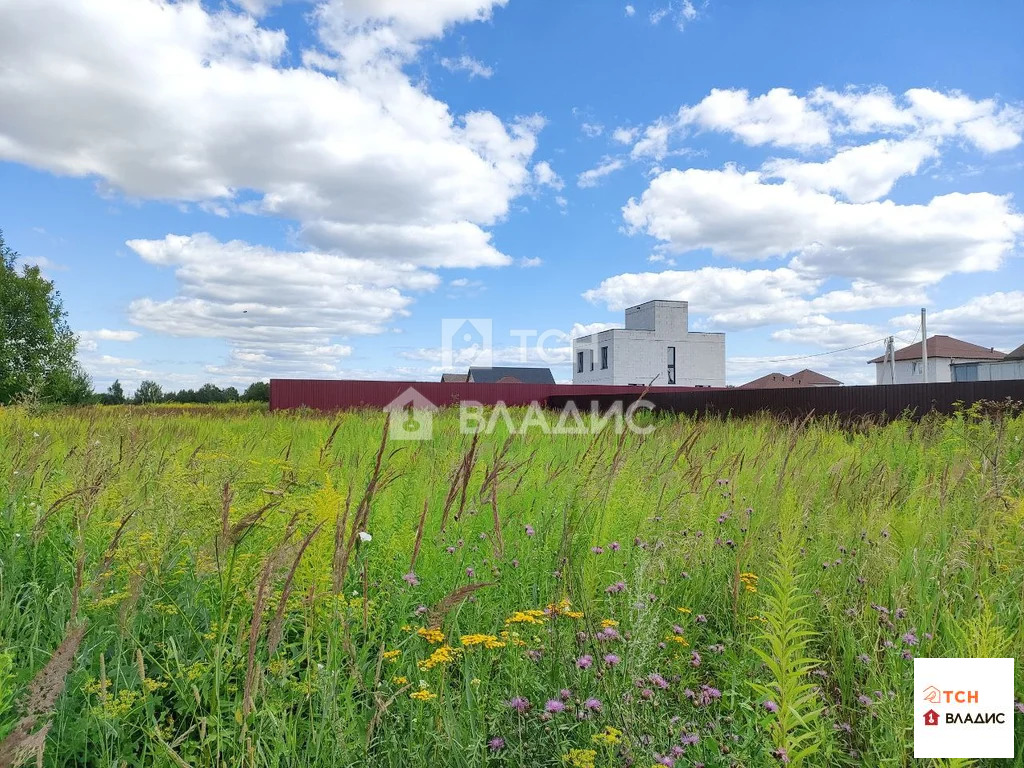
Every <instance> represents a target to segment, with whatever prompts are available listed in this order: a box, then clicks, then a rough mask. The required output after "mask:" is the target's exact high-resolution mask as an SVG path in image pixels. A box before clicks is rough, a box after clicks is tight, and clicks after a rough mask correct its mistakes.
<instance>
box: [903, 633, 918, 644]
mask: <svg viewBox="0 0 1024 768" xmlns="http://www.w3.org/2000/svg"><path fill="white" fill-rule="evenodd" d="M900 639H901V640H902V641H903V642H904V643H905V644H906V645H917V635H916V634H915V632H914V630H910V631H909V632H904V633H903V634H902V635H901V636H900Z"/></svg>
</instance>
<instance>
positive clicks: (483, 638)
mask: <svg viewBox="0 0 1024 768" xmlns="http://www.w3.org/2000/svg"><path fill="white" fill-rule="evenodd" d="M459 642H460V643H462V645H463V646H465V647H467V648H468V647H469V646H473V645H482V646H483V647H484V648H486V649H488V650H495V649H497V648H504V647H505V644H504V643H503V642H501V641H500V640H498V638H497V637H495V636H494V635H463V636H462V637H461V638H459Z"/></svg>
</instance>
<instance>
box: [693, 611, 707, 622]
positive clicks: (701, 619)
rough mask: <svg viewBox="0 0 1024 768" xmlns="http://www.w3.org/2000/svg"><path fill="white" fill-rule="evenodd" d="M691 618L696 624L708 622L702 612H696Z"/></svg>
mask: <svg viewBox="0 0 1024 768" xmlns="http://www.w3.org/2000/svg"><path fill="white" fill-rule="evenodd" d="M693 620H694V621H696V622H697V623H698V624H707V623H708V617H707V616H705V615H704V614H703V613H698V614H697V615H696V616H695V617H694V619H693Z"/></svg>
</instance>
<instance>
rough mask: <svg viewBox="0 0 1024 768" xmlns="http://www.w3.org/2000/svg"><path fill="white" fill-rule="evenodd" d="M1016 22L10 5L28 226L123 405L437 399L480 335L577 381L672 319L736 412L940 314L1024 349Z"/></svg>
mask: <svg viewBox="0 0 1024 768" xmlns="http://www.w3.org/2000/svg"><path fill="white" fill-rule="evenodd" d="M1021 28H1024V6H1022V5H1021V4H1020V3H1009V2H1007V3H983V4H966V3H941V2H936V3H930V4H928V6H927V8H924V7H923V6H921V5H919V4H909V3H891V2H878V3H873V2H862V3H857V4H836V3H793V2H782V3H772V4H768V3H745V2H742V3H741V2H724V1H723V0H708V2H705V3H699V2H696V0H694V2H692V3H687V2H679V0H675V1H674V2H671V3H670V2H666V1H665V0H650V2H644V1H643V0H636V2H633V3H631V4H628V5H627V4H626V3H620V2H603V1H602V2H595V1H594V0H589V1H584V0H575V1H572V0H558V1H557V2H552V1H550V0H548V1H546V2H542V1H541V0H436V1H435V2H430V3H418V2H408V1H407V0H322V1H321V2H300V1H286V2H274V1H273V0H244V2H243V1H242V0H239V2H237V3H232V2H224V3H220V2H206V3H202V4H199V3H189V2H179V3H171V2H164V1H163V0H112V2H109V3H83V2H72V1H71V0H38V2H34V3H32V4H25V3H16V2H13V1H11V2H4V0H0V103H3V104H4V110H3V112H2V113H0V179H2V182H3V183H2V184H0V227H2V228H3V230H4V232H5V236H6V239H7V241H8V243H9V244H10V245H11V246H12V247H14V248H15V249H16V250H18V251H19V252H20V253H21V254H22V256H23V257H24V258H25V260H26V261H31V262H35V263H39V264H41V265H42V266H43V268H44V270H45V271H46V273H47V274H48V275H49V276H50V277H51V278H52V279H54V280H55V281H56V283H57V285H58V288H59V289H60V291H61V293H62V295H63V296H64V300H65V304H66V307H67V309H68V311H69V315H70V318H69V319H70V322H71V324H72V326H73V327H74V328H75V329H76V330H77V331H79V332H80V333H81V336H82V345H81V359H82V361H83V363H84V364H85V366H86V367H87V368H88V370H89V371H90V372H91V373H92V374H93V377H94V379H95V382H96V384H97V386H98V387H100V388H105V387H106V386H107V385H108V384H109V383H110V381H112V380H113V379H114V378H115V377H119V378H120V379H121V380H122V381H123V382H124V383H125V384H126V388H127V389H129V390H130V389H132V388H133V387H134V386H135V385H136V384H137V383H138V381H140V380H141V379H144V378H153V379H155V380H157V381H158V382H161V383H162V384H164V385H165V386H170V387H174V388H178V387H182V386H194V385H197V384H201V383H203V382H204V381H215V382H218V383H221V384H236V385H242V384H246V383H248V382H249V381H252V380H254V379H257V378H260V379H266V378H270V377H272V376H309V377H329V378H343V377H357V378H410V379H427V380H432V379H435V378H437V377H438V376H439V373H440V371H441V370H442V367H443V366H442V354H441V353H442V349H441V347H442V345H443V341H442V339H441V321H442V319H444V318H459V317H468V318H489V319H491V320H492V321H493V340H494V345H495V363H510V364H526V363H542V364H552V367H553V369H554V371H555V375H556V378H558V379H560V380H567V379H568V378H569V377H570V376H571V373H570V369H569V366H568V359H569V358H568V354H566V348H567V346H568V341H567V339H568V338H569V337H571V336H572V335H573V334H574V333H581V332H583V331H585V330H586V331H589V330H591V329H594V328H599V327H606V326H608V325H612V324H617V323H621V321H622V310H623V309H624V307H626V306H628V305H631V304H634V303H639V302H640V301H644V300H647V299H651V298H670V299H683V300H687V301H689V302H690V310H691V327H693V328H695V329H699V330H715V331H724V332H726V333H727V337H726V343H727V370H728V380H729V382H730V383H733V384H739V383H742V382H744V381H747V380H749V379H752V378H754V377H756V376H759V375H761V374H763V373H767V372H769V371H773V370H780V371H782V372H784V373H792V372H793V371H795V370H799V369H801V368H804V367H812V368H814V369H816V370H820V371H822V372H825V373H828V374H830V375H833V376H836V377H837V378H840V379H841V380H843V381H845V382H847V383H866V382H870V381H873V378H874V377H873V372H872V371H871V370H869V366H867V365H866V364H865V361H866V360H868V359H870V358H871V357H873V356H875V355H876V354H878V353H879V352H880V351H881V349H882V345H881V342H879V341H878V340H879V339H881V338H883V337H885V336H887V335H889V334H895V335H896V336H897V337H898V339H900V340H902V342H908V343H909V342H910V341H912V340H913V339H914V337H915V333H916V328H915V322H916V315H917V312H918V310H919V308H920V307H921V306H927V307H928V309H929V313H930V318H931V319H930V323H929V331H930V332H933V333H948V334H951V335H954V336H957V337H960V338H964V339H966V340H968V341H973V342H975V343H979V344H985V345H989V346H995V347H997V348H1001V349H1005V350H1009V349H1011V348H1013V347H1016V346H1017V345H1019V344H1020V343H1022V342H1024V281H1022V279H1021V278H1022V277H1024V269H1022V262H1021V238H1022V235H1024V215H1022V212H1021V210H1022V204H1021V200H1022V199H1024V189H1022V186H1024V183H1022V179H1024V143H1022V135H1024V80H1022V78H1021V76H1020V75H1021V73H1022V72H1024V47H1022V46H1021V45H1020V37H1019V34H1020V32H1019V31H1020V29H1021ZM517 329H533V330H536V331H538V332H544V331H549V330H551V331H556V330H557V331H559V332H560V333H561V334H562V335H561V336H559V335H555V334H549V335H548V337H547V339H548V340H547V343H546V345H545V348H544V349H543V350H538V349H536V348H535V346H533V345H530V346H529V347H528V349H527V350H526V351H525V353H524V352H523V351H522V350H520V349H519V348H518V341H517V339H516V338H515V337H514V336H512V335H510V331H512V330H517ZM897 344H898V345H901V341H897ZM850 347H854V348H853V349H848V348H850ZM821 353H827V354H821ZM458 364H459V360H458V359H457V360H456V365H458Z"/></svg>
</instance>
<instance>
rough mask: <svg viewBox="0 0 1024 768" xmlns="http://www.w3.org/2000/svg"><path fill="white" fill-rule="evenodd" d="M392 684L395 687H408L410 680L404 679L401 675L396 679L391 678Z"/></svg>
mask: <svg viewBox="0 0 1024 768" xmlns="http://www.w3.org/2000/svg"><path fill="white" fill-rule="evenodd" d="M391 682H392V683H394V684H395V685H408V683H409V678H407V677H402V676H401V675H397V676H396V677H392V678H391Z"/></svg>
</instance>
